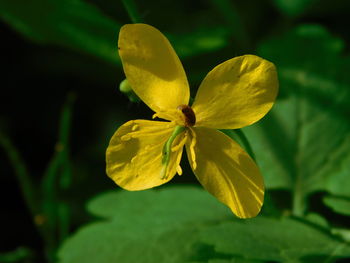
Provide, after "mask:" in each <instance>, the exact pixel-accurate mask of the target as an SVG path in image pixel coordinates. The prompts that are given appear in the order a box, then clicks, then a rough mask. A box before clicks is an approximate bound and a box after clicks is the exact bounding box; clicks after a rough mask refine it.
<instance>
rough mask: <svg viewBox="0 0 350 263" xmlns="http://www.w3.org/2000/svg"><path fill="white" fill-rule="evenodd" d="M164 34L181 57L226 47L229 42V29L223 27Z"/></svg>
mask: <svg viewBox="0 0 350 263" xmlns="http://www.w3.org/2000/svg"><path fill="white" fill-rule="evenodd" d="M166 35H167V37H168V38H169V40H170V42H171V44H172V45H173V46H174V48H175V50H176V52H177V54H178V55H179V56H180V57H181V58H185V57H189V56H196V55H199V54H202V53H208V52H212V51H216V50H219V49H221V48H224V47H226V46H227V45H228V43H229V38H230V31H229V29H228V28H224V27H216V28H205V27H202V28H199V29H197V30H195V31H193V32H191V33H187V34H177V35H174V34H166Z"/></svg>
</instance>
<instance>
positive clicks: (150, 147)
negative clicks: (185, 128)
mask: <svg viewBox="0 0 350 263" xmlns="http://www.w3.org/2000/svg"><path fill="white" fill-rule="evenodd" d="M173 130H174V124H173V123H170V122H159V121H146V120H134V121H129V122H127V123H125V124H123V125H122V126H120V127H119V129H118V130H117V131H116V132H115V134H114V135H113V137H112V139H111V141H110V143H109V146H108V148H107V152H106V162H107V169H106V170H107V175H108V176H109V177H110V178H112V179H113V180H114V182H115V183H116V184H118V185H119V186H121V187H123V188H124V189H127V190H130V191H134V190H143V189H147V188H152V187H155V186H158V185H161V184H164V183H166V182H168V181H169V180H171V179H172V178H173V177H174V175H175V174H176V169H177V167H178V165H179V163H180V159H181V155H182V150H183V147H177V148H176V144H178V143H180V142H181V141H183V137H184V135H185V133H183V134H181V135H179V136H178V137H177V138H176V139H175V141H174V142H173V148H175V150H174V152H172V153H171V155H170V157H171V159H170V161H169V165H168V167H167V177H166V178H165V179H161V177H162V176H161V172H162V168H163V165H162V150H163V146H164V144H165V143H166V141H167V140H168V139H169V137H170V135H171V133H172V131H173ZM183 143H184V142H183Z"/></svg>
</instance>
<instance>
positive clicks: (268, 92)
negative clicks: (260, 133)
mask: <svg viewBox="0 0 350 263" xmlns="http://www.w3.org/2000/svg"><path fill="white" fill-rule="evenodd" d="M277 92H278V79H277V73H276V68H275V66H274V65H273V64H272V63H271V62H269V61H267V60H264V59H262V58H259V57H257V56H254V55H245V56H241V57H236V58H233V59H230V60H227V61H225V62H224V63H222V64H220V65H218V66H217V67H215V68H214V69H213V70H212V71H210V72H209V73H208V75H207V76H206V77H205V79H204V80H203V82H202V84H201V85H200V87H199V89H198V92H197V95H196V97H195V100H194V103H193V105H192V109H193V110H194V112H195V113H196V118H197V124H196V126H205V127H210V128H216V129H238V128H242V127H244V126H247V125H250V124H252V123H254V122H256V121H258V120H260V119H261V118H262V117H263V116H264V115H265V114H266V113H267V112H268V111H269V110H270V109H271V107H272V105H273V103H274V101H275V99H276V96H277Z"/></svg>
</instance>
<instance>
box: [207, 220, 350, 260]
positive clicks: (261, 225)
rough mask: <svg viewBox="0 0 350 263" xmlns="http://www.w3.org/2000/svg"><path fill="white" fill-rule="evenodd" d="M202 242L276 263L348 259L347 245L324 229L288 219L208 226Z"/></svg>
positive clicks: (217, 248) (349, 253) (223, 251)
mask: <svg viewBox="0 0 350 263" xmlns="http://www.w3.org/2000/svg"><path fill="white" fill-rule="evenodd" d="M201 237H202V240H203V242H205V243H207V244H208V245H212V246H214V248H215V251H216V252H218V253H223V254H228V255H238V256H241V257H244V258H247V259H257V260H272V261H279V262H300V261H301V260H303V261H305V262H313V260H315V259H317V261H315V262H319V263H320V262H331V261H327V260H331V259H334V258H337V257H350V246H349V245H348V244H347V243H345V242H342V241H340V240H338V239H336V238H334V237H332V236H331V235H330V234H329V233H326V232H325V231H324V230H322V229H319V228H316V227H313V226H311V225H309V224H307V223H303V222H301V221H298V220H294V219H291V218H282V219H272V218H266V217H265V218H264V217H261V216H260V217H257V218H254V219H249V220H244V221H243V220H234V221H231V222H224V223H221V224H218V225H214V226H209V227H207V228H206V229H205V230H203V231H202V232H201Z"/></svg>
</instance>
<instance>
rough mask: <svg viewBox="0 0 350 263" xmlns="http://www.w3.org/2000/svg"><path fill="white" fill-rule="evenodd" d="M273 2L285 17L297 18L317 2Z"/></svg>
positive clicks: (314, 0)
mask: <svg viewBox="0 0 350 263" xmlns="http://www.w3.org/2000/svg"><path fill="white" fill-rule="evenodd" d="M273 2H274V3H275V5H276V7H277V8H278V9H279V10H280V11H281V12H282V13H284V14H285V15H288V16H298V15H301V14H302V13H303V12H305V10H306V9H308V8H310V7H311V6H312V5H313V4H314V3H316V2H317V0H274V1H273Z"/></svg>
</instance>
